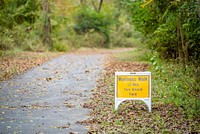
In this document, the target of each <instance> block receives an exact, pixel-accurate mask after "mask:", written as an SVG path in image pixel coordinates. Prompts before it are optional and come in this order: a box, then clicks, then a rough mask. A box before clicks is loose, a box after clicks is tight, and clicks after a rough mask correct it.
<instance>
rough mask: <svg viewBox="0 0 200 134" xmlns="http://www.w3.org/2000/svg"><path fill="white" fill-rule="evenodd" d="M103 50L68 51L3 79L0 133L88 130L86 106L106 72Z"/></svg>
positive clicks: (57, 132)
mask: <svg viewBox="0 0 200 134" xmlns="http://www.w3.org/2000/svg"><path fill="white" fill-rule="evenodd" d="M104 58H105V55H103V54H66V55H63V56H61V57H59V58H56V59H54V60H52V61H49V62H46V63H45V64H43V65H41V66H38V67H36V68H34V69H32V70H30V71H28V72H26V73H24V74H22V75H19V76H17V77H15V78H13V79H11V80H8V81H4V82H2V83H0V105H1V107H0V133H2V134H5V133H23V134H36V133H37V134H39V133H41V134H42V133H44V134H46V133H48V134H59V133H65V134H66V133H70V132H74V133H76V132H78V133H79V134H82V133H86V127H85V126H82V125H79V124H77V123H76V122H77V121H81V120H84V119H86V118H87V114H88V109H84V108H83V107H82V106H83V105H84V103H85V102H86V101H88V100H89V99H90V97H91V90H92V89H94V88H95V85H96V80H97V79H98V78H99V76H100V75H101V72H102V63H103V59H104Z"/></svg>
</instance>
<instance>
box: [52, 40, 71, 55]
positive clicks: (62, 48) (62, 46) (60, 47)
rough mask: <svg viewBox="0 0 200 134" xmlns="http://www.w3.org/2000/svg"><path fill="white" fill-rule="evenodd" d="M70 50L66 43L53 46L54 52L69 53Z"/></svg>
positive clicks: (61, 42)
mask: <svg viewBox="0 0 200 134" xmlns="http://www.w3.org/2000/svg"><path fill="white" fill-rule="evenodd" d="M69 49H70V48H69V46H68V45H67V42H66V41H64V40H63V41H58V42H56V43H54V44H53V47H52V50H53V51H59V52H66V51H68V50H69Z"/></svg>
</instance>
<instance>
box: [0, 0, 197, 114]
mask: <svg viewBox="0 0 200 134" xmlns="http://www.w3.org/2000/svg"><path fill="white" fill-rule="evenodd" d="M142 44H143V45H142ZM134 46H140V47H141V48H142V49H146V48H148V49H149V50H150V51H148V52H149V53H148V54H146V55H145V56H146V58H147V60H148V61H149V62H152V70H153V71H155V72H154V73H155V75H156V77H158V79H159V83H160V87H158V88H161V87H162V86H163V85H165V87H162V88H164V89H165V88H167V89H169V90H168V91H169V93H166V94H167V95H169V97H171V99H170V100H171V101H167V103H175V104H176V105H177V106H180V107H183V109H184V110H186V111H187V114H188V115H189V116H192V117H193V116H196V115H198V114H199V113H200V112H199V110H200V109H199V107H200V106H199V104H200V103H199V102H200V101H199V98H200V97H199V92H200V86H199V81H200V77H199V75H198V74H199V73H200V68H199V63H200V0H98V1H96V0H57V1H56V0H0V55H4V54H5V53H6V51H16V50H17V51H48V50H52V51H67V50H69V49H71V48H79V47H104V48H112V47H134ZM155 81H156V80H155ZM156 82H158V81H156ZM155 84H157V85H159V84H158V83H155ZM172 85H175V86H173V87H172ZM157 90H158V89H157ZM177 93H178V94H177ZM163 96H164V94H162V93H161V97H163ZM188 100H190V101H188ZM190 107H191V108H192V110H191V108H190Z"/></svg>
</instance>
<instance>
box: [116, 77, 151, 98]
mask: <svg viewBox="0 0 200 134" xmlns="http://www.w3.org/2000/svg"><path fill="white" fill-rule="evenodd" d="M149 80H150V78H149V75H118V76H117V85H116V86H117V87H116V89H117V90H116V93H117V94H116V95H117V98H149V96H150V95H149V93H150V91H149V89H150V84H149Z"/></svg>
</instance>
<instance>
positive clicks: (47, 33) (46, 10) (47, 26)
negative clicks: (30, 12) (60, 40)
mask: <svg viewBox="0 0 200 134" xmlns="http://www.w3.org/2000/svg"><path fill="white" fill-rule="evenodd" d="M49 14H50V5H49V2H48V0H43V17H44V25H43V37H42V38H43V43H44V44H47V45H49V46H51V45H52V39H51V20H50V16H49Z"/></svg>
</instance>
